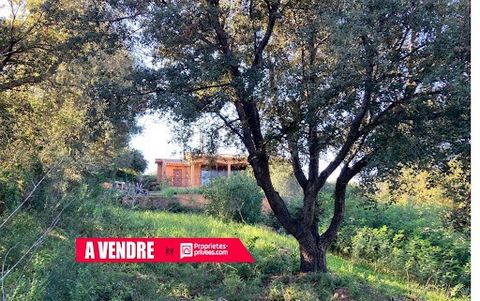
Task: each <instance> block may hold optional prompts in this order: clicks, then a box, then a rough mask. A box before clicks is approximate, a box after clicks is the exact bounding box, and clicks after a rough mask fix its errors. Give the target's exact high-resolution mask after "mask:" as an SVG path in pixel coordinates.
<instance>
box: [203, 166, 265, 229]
mask: <svg viewBox="0 0 480 301" xmlns="http://www.w3.org/2000/svg"><path fill="white" fill-rule="evenodd" d="M203 195H204V196H205V199H206V201H207V202H206V205H205V211H206V212H207V213H208V214H210V215H212V216H216V217H218V218H220V219H223V220H234V221H239V222H245V223H256V222H258V221H259V220H260V218H261V209H262V197H263V195H262V192H261V190H260V187H258V186H257V183H256V182H255V180H254V179H252V178H251V177H249V176H248V175H246V174H245V173H239V174H236V175H232V176H230V177H221V178H217V179H215V180H213V181H211V182H210V183H209V184H208V185H207V186H206V187H205V189H204V192H203Z"/></svg>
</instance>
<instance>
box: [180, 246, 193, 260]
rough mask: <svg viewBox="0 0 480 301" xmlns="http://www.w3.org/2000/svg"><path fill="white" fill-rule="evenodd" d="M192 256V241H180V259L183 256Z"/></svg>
mask: <svg viewBox="0 0 480 301" xmlns="http://www.w3.org/2000/svg"><path fill="white" fill-rule="evenodd" d="M192 256H193V244H192V243H181V244H180V259H182V258H184V257H192Z"/></svg>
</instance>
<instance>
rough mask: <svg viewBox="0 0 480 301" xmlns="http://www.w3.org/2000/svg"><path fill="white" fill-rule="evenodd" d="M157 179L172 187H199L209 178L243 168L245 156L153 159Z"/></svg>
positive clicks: (188, 156) (245, 162)
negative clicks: (155, 165)
mask: <svg viewBox="0 0 480 301" xmlns="http://www.w3.org/2000/svg"><path fill="white" fill-rule="evenodd" d="M155 163H156V164H157V179H158V181H159V182H167V183H168V184H169V185H171V186H174V187H200V186H203V185H206V184H207V183H208V182H209V181H210V180H211V179H213V178H217V177H222V176H229V175H231V174H232V173H235V172H238V171H241V170H245V169H246V168H247V166H248V162H247V159H246V157H241V156H233V155H217V156H214V157H211V156H192V155H187V156H185V159H183V160H182V159H155Z"/></svg>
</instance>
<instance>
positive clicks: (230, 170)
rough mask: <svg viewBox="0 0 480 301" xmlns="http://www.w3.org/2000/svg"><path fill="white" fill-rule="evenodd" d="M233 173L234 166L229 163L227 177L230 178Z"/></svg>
mask: <svg viewBox="0 0 480 301" xmlns="http://www.w3.org/2000/svg"><path fill="white" fill-rule="evenodd" d="M231 172H232V164H231V163H230V162H228V163H227V176H228V177H229V176H230V173H231Z"/></svg>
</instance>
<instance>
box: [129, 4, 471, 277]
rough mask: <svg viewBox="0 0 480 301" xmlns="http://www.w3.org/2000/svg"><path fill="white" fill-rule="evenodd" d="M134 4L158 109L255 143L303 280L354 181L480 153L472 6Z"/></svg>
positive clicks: (253, 160)
mask: <svg viewBox="0 0 480 301" xmlns="http://www.w3.org/2000/svg"><path fill="white" fill-rule="evenodd" d="M139 3H141V6H140V5H139ZM122 5H123V8H125V7H126V8H127V10H131V11H132V13H133V12H135V11H136V9H137V7H141V10H139V12H138V15H139V16H140V17H139V18H138V19H137V21H136V22H137V23H138V24H139V25H140V26H139V28H141V30H140V31H139V32H140V36H139V40H138V42H139V45H141V49H142V52H143V53H144V54H145V55H146V56H148V57H149V59H150V60H149V63H148V64H146V65H145V66H144V67H143V70H141V72H140V73H139V75H140V77H141V84H142V86H143V91H142V94H145V95H148V96H149V97H150V106H151V108H153V109H157V110H163V111H169V112H171V113H172V114H173V116H175V118H176V119H178V120H181V121H182V122H184V123H188V122H193V121H196V120H209V123H208V124H211V125H212V128H213V129H214V130H215V131H218V130H219V129H226V130H227V131H228V132H229V133H231V134H232V135H234V136H235V137H236V138H237V140H238V141H240V142H241V143H242V145H243V146H244V148H245V150H246V152H247V153H248V162H249V163H250V165H251V166H252V169H253V173H254V176H255V178H256V181H257V183H258V185H259V186H260V187H261V188H262V189H263V191H264V193H265V196H266V198H267V199H268V202H269V204H270V206H271V208H272V210H273V212H274V214H275V216H276V217H277V218H278V220H279V222H280V223H281V224H282V226H283V227H284V228H285V229H286V231H287V232H288V233H289V234H291V235H292V236H293V237H295V239H296V240H297V241H298V243H299V246H300V256H301V260H300V262H301V265H300V270H301V271H302V272H311V271H322V272H325V271H327V265H326V252H327V249H328V247H329V246H330V244H331V243H332V241H333V240H334V238H335V235H336V233H337V232H338V230H339V227H340V225H341V223H342V219H343V216H344V212H345V191H346V188H347V185H348V183H349V181H350V180H351V179H352V178H353V177H355V176H357V175H363V176H364V177H371V176H378V175H381V174H385V173H388V172H392V171H395V170H396V169H397V167H398V166H399V165H401V164H405V163H408V162H412V161H415V162H416V163H417V164H424V165H431V164H439V163H438V162H439V161H440V160H441V158H443V157H445V156H448V155H449V154H452V153H453V152H455V151H457V150H458V147H459V145H465V144H466V145H468V144H469V136H468V118H469V117H468V116H469V112H468V110H469V108H468V107H469V90H468V85H469V80H470V79H469V74H470V69H469V68H470V65H469V56H470V46H469V43H470V42H469V21H468V14H469V6H468V3H466V2H463V1H403V0H399V1H377V0H353V1H312V0H302V1H287V0H263V1H255V0H238V1H219V0H204V1H193V0H176V1H168V0H165V1H140V2H136V3H130V4H129V3H128V2H125V3H123V4H122ZM220 125H221V126H220ZM466 133H467V134H466ZM274 156H275V157H277V156H283V157H285V158H287V159H288V160H289V162H290V163H291V165H292V168H293V171H294V175H295V178H296V180H297V182H298V183H299V185H300V186H301V188H302V190H303V196H304V197H303V211H302V215H301V217H300V218H295V217H294V216H292V215H291V213H290V212H289V211H288V209H287V206H286V204H285V201H284V200H283V199H282V197H281V196H280V195H279V193H277V191H276V190H275V189H274V186H273V184H272V180H271V171H270V168H269V161H270V160H271V158H273V157H274ZM325 161H327V164H326V165H325V167H323V168H320V167H321V166H322V162H325ZM336 170H338V176H336V179H335V190H334V202H335V204H334V208H335V210H334V214H333V216H332V218H331V222H330V225H329V227H328V228H327V229H326V230H325V231H324V232H323V233H320V232H319V227H318V217H317V216H316V212H318V211H317V210H316V206H318V204H317V197H318V194H319V192H320V191H321V190H322V188H323V187H324V185H325V183H326V181H327V179H329V177H331V176H332V174H335V173H334V171H336Z"/></svg>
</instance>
